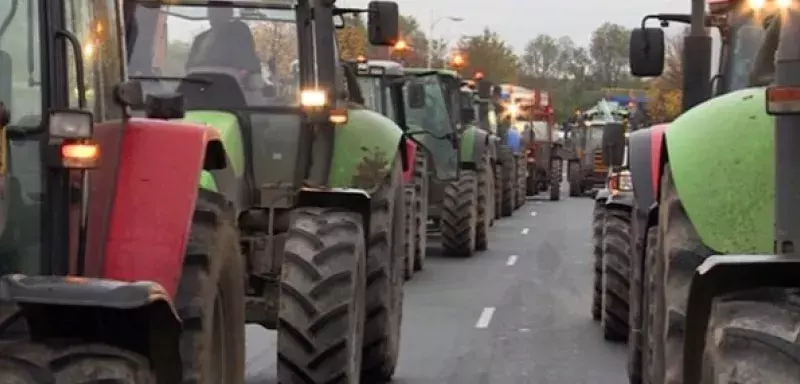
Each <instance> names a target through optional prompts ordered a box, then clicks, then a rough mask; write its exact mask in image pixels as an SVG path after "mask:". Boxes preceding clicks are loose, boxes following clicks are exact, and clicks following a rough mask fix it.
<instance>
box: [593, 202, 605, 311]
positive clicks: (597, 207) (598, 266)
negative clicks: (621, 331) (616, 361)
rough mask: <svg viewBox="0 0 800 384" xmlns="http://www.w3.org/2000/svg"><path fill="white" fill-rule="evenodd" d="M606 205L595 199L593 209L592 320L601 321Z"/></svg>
mask: <svg viewBox="0 0 800 384" xmlns="http://www.w3.org/2000/svg"><path fill="white" fill-rule="evenodd" d="M605 212H606V207H605V204H604V202H601V201H595V203H594V210H593V211H592V256H593V259H594V273H593V275H592V276H593V284H592V286H593V291H592V320H594V321H600V318H601V316H602V302H603V221H604V220H605Z"/></svg>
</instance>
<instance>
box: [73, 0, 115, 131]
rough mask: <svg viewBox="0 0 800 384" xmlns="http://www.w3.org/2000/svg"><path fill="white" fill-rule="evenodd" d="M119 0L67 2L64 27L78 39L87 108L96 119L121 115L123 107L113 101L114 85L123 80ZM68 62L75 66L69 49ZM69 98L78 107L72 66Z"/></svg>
mask: <svg viewBox="0 0 800 384" xmlns="http://www.w3.org/2000/svg"><path fill="white" fill-rule="evenodd" d="M119 17H120V12H119V9H118V2H117V1H115V0H88V1H87V0H84V1H67V2H66V27H67V29H69V30H70V31H71V32H72V33H74V34H75V36H77V37H78V40H79V41H80V42H81V48H82V55H83V64H84V76H85V84H84V85H85V86H86V101H87V104H88V105H87V107H88V108H89V110H90V111H92V112H93V113H94V116H95V119H97V120H99V121H103V120H111V119H118V118H121V117H122V108H121V107H120V106H118V105H117V104H116V102H115V101H114V96H113V95H114V86H116V85H117V84H119V82H121V81H122V79H123V77H122V74H123V73H124V65H125V63H124V60H123V57H122V53H123V50H122V46H123V41H122V40H123V37H122V36H120V34H119V33H117V28H118V25H120V24H119V23H120V20H119ZM67 55H68V59H67V60H68V63H70V65H71V66H72V65H74V63H75V59H74V57H73V56H72V50H70V49H68V50H67ZM68 75H69V79H70V81H69V86H70V89H69V101H70V106H71V107H75V108H77V107H78V84H77V79H76V76H75V68H74V67H73V68H69V69H68Z"/></svg>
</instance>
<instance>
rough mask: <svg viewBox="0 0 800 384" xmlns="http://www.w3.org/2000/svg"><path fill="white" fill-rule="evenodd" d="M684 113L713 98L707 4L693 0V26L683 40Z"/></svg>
mask: <svg viewBox="0 0 800 384" xmlns="http://www.w3.org/2000/svg"><path fill="white" fill-rule="evenodd" d="M683 58H684V59H683V111H684V112H686V111H688V110H689V109H691V108H692V107H694V106H695V105H697V104H700V103H702V102H704V101H706V100H708V99H709V98H710V97H711V36H709V35H708V31H707V30H706V2H705V0H692V24H691V29H690V33H689V36H686V37H684V38H683Z"/></svg>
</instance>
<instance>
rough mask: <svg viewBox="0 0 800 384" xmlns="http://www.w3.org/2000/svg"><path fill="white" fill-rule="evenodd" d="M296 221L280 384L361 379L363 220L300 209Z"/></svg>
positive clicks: (283, 314) (285, 279)
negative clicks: (353, 331) (352, 331)
mask: <svg viewBox="0 0 800 384" xmlns="http://www.w3.org/2000/svg"><path fill="white" fill-rule="evenodd" d="M292 216H293V217H292V222H291V223H290V226H289V230H288V238H287V240H286V245H285V248H284V261H283V272H282V278H281V290H280V295H281V297H280V302H281V306H280V312H279V314H278V316H279V319H278V382H280V383H283V384H307V383H308V384H323V383H332V382H347V383H352V382H355V380H357V378H358V376H359V373H360V370H361V361H360V356H361V346H362V341H363V333H362V332H363V329H364V326H363V322H364V315H365V311H364V304H365V300H366V280H367V278H366V259H367V257H366V252H367V251H366V244H365V243H366V241H365V236H364V228H363V219H362V217H361V215H360V214H358V213H355V212H351V211H347V210H343V209H341V208H296V209H295V210H294V211H293V212H292ZM351 327H354V328H352V329H355V330H356V331H355V334H349V333H350V330H351ZM348 347H350V348H348ZM351 359H352V360H351ZM351 362H352V363H353V364H352V365H350V366H349V363H351Z"/></svg>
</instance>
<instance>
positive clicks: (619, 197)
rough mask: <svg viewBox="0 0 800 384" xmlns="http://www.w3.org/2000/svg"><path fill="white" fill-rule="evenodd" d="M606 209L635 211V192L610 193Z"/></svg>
mask: <svg viewBox="0 0 800 384" xmlns="http://www.w3.org/2000/svg"><path fill="white" fill-rule="evenodd" d="M606 191H607V190H606ZM606 207H609V208H623V209H633V192H618V193H615V194H611V193H609V195H608V198H607V199H606Z"/></svg>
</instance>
